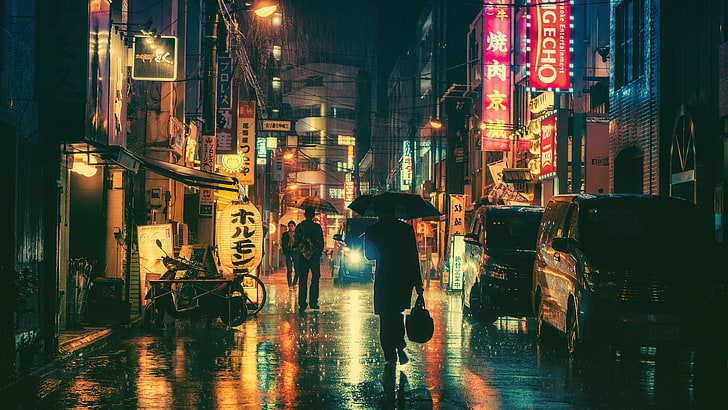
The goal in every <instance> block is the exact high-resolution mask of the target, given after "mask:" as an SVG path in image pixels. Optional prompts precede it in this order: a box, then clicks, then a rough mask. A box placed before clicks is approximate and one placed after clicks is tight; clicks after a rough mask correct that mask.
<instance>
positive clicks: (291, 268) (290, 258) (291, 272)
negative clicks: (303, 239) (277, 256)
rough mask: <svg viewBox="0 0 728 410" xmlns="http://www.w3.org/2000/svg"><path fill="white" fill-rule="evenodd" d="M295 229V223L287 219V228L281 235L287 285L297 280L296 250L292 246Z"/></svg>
mask: <svg viewBox="0 0 728 410" xmlns="http://www.w3.org/2000/svg"><path fill="white" fill-rule="evenodd" d="M295 230H296V223H295V222H293V221H289V222H288V230H287V231H286V232H283V237H282V238H281V248H282V249H283V257H284V258H285V260H286V277H287V278H288V286H289V287H291V286H295V285H296V282H297V280H298V271H296V270H295V268H296V260H297V259H298V252H296V250H295V249H294V248H293V243H294V238H293V234H294V231H295Z"/></svg>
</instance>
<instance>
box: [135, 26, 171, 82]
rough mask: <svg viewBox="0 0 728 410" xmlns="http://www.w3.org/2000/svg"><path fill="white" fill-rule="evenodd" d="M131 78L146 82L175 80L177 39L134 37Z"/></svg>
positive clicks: (168, 37)
mask: <svg viewBox="0 0 728 410" xmlns="http://www.w3.org/2000/svg"><path fill="white" fill-rule="evenodd" d="M133 53H134V60H133V61H132V69H131V78H132V79H134V80H148V81H174V80H176V79H177V37H172V36H161V37H151V36H134V46H133Z"/></svg>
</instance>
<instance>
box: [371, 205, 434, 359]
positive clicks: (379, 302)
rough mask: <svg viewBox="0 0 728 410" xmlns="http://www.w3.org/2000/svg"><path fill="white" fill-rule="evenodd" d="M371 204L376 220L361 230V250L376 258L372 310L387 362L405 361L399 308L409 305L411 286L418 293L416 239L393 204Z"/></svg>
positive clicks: (419, 279) (409, 226) (418, 275)
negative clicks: (364, 229) (362, 240)
mask: <svg viewBox="0 0 728 410" xmlns="http://www.w3.org/2000/svg"><path fill="white" fill-rule="evenodd" d="M375 205H376V206H375V208H374V209H375V211H376V213H377V215H378V216H379V221H378V222H377V223H375V224H374V225H371V226H370V227H368V228H367V230H366V232H365V233H364V235H365V241H364V254H365V256H366V258H367V259H369V260H376V261H377V264H376V271H375V273H374V313H375V314H377V315H379V340H380V342H381V344H382V350H383V351H384V360H386V361H387V363H395V362H396V361H397V359H398V358H399V363H400V364H405V363H407V362H408V361H409V358H408V357H407V354H406V353H405V351H404V348H405V346H406V344H407V343H406V342H405V338H404V336H405V330H404V315H403V314H402V312H403V311H404V310H405V309H408V308H409V307H410V303H411V301H412V289H415V290H416V291H417V294H418V295H421V294H422V292H423V289H422V276H421V275H420V259H419V256H418V252H417V240H416V239H415V232H414V229H412V226H411V225H409V224H407V223H405V222H402V221H400V220H398V219H396V218H395V217H394V205H392V204H391V203H388V202H384V201H381V202H379V203H376V204H375Z"/></svg>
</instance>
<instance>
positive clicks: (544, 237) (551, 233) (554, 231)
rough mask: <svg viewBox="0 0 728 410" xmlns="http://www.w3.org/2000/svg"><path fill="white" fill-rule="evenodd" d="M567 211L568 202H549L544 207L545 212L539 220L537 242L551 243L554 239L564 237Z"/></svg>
mask: <svg viewBox="0 0 728 410" xmlns="http://www.w3.org/2000/svg"><path fill="white" fill-rule="evenodd" d="M568 210H569V203H568V202H561V201H551V202H549V204H548V205H547V206H546V212H545V213H544V216H543V219H542V220H541V229H540V234H539V238H538V240H539V242H547V243H551V240H552V239H553V238H554V237H559V236H563V235H564V232H565V231H564V219H565V218H566V214H567V212H568Z"/></svg>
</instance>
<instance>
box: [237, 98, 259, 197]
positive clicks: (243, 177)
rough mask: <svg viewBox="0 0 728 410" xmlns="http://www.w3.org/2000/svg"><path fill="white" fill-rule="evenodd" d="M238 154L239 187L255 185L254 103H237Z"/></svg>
mask: <svg viewBox="0 0 728 410" xmlns="http://www.w3.org/2000/svg"><path fill="white" fill-rule="evenodd" d="M237 126H238V152H239V153H240V155H242V156H243V165H242V166H241V167H240V170H239V172H238V181H239V182H240V185H253V184H254V183H255V101H238V124H237Z"/></svg>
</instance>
